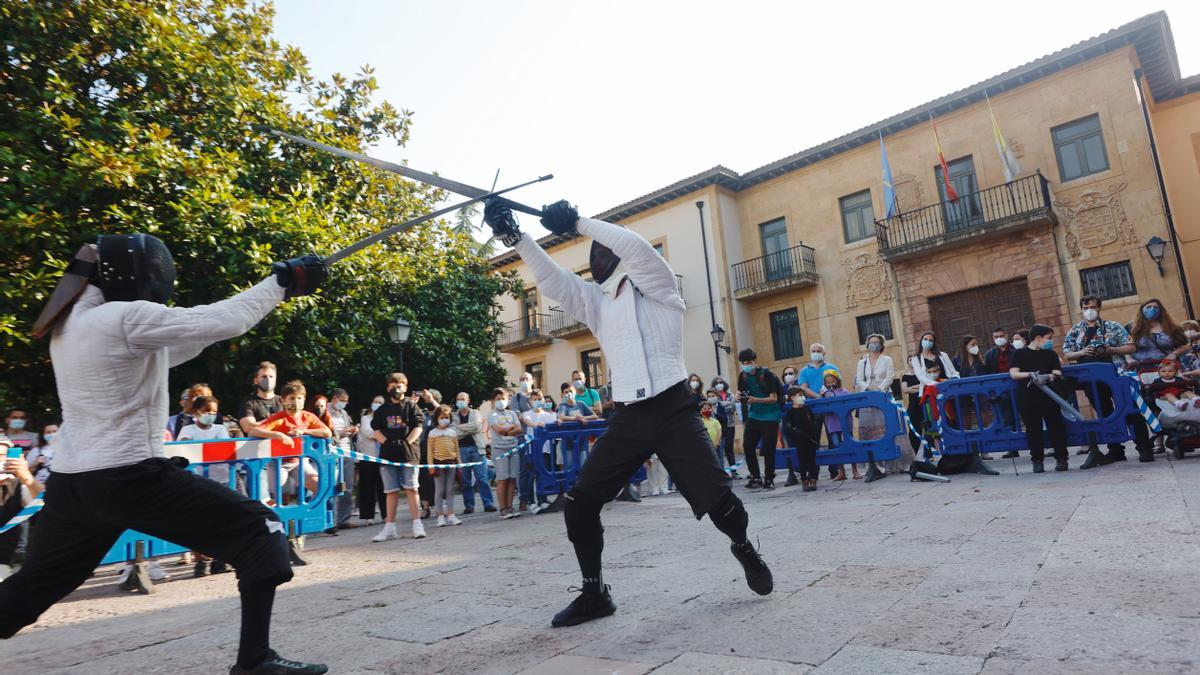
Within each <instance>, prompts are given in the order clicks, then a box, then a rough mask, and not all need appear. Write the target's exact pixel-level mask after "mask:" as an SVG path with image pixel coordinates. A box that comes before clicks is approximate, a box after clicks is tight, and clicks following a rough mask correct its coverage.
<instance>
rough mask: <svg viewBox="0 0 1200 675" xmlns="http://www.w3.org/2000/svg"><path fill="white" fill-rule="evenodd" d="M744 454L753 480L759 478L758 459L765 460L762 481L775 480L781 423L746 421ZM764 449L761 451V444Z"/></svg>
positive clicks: (743, 443)
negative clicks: (759, 457)
mask: <svg viewBox="0 0 1200 675" xmlns="http://www.w3.org/2000/svg"><path fill="white" fill-rule="evenodd" d="M742 433H743V434H744V435H743V436H742V454H744V455H745V456H746V469H747V470H748V471H750V476H751V477H752V478H758V477H759V475H760V474H759V472H758V457H757V456H756V455H755V454H754V453H755V452H760V453H761V454H762V458H763V473H762V474H761V475H762V479H763V480H769V481H773V480H775V445H776V444H777V443H778V441H779V422H764V421H763V420H746V428H745V429H743V430H742ZM760 441H761V444H762V448H761V449H760V448H759V447H758V446H759V442H760Z"/></svg>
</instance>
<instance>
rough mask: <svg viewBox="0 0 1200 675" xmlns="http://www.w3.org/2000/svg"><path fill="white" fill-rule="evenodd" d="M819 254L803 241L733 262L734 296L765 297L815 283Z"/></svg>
mask: <svg viewBox="0 0 1200 675" xmlns="http://www.w3.org/2000/svg"><path fill="white" fill-rule="evenodd" d="M819 280H820V277H819V276H818V275H817V261H816V254H815V253H814V251H813V249H812V247H810V246H805V245H804V244H799V245H797V246H793V247H791V248H786V249H784V250H782V251H776V252H774V253H768V254H767V255H764V256H761V257H759V258H752V259H750V260H744V261H742V262H740V263H737V264H735V265H734V266H733V296H734V297H735V298H737V299H738V300H746V299H749V298H757V297H765V296H768V295H773V294H775V293H780V292H782V291H786V290H788V289H792V288H803V287H805V286H815V285H816V284H817V282H818V281H819Z"/></svg>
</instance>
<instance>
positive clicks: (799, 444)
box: [783, 433, 821, 480]
mask: <svg viewBox="0 0 1200 675" xmlns="http://www.w3.org/2000/svg"><path fill="white" fill-rule="evenodd" d="M783 436H784V440H786V441H787V444H788V446H789V447H793V448H795V449H796V459H797V460H798V461H799V464H800V480H817V479H818V478H820V477H821V467H819V466H817V445H816V443H812V442H807V443H806V442H804V440H803V439H800V438H796V437H795V436H793V435H791V434H786V433H785V434H784V435H783Z"/></svg>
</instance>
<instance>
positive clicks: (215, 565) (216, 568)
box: [208, 560, 229, 574]
mask: <svg viewBox="0 0 1200 675" xmlns="http://www.w3.org/2000/svg"><path fill="white" fill-rule="evenodd" d="M208 570H209V571H210V572H212V573H213V574H224V573H225V572H228V571H229V565H226V564H225V561H224V560H214V561H212V564H211V565H209V567H208Z"/></svg>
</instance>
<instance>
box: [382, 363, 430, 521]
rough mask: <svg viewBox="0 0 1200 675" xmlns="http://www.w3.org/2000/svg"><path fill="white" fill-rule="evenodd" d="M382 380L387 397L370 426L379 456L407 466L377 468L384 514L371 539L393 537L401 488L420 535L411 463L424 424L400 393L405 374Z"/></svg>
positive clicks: (416, 455)
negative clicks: (378, 528)
mask: <svg viewBox="0 0 1200 675" xmlns="http://www.w3.org/2000/svg"><path fill="white" fill-rule="evenodd" d="M385 382H386V385H387V392H388V395H387V399H386V401H385V402H384V404H383V405H382V406H380V407H379V409H378V410H376V411H375V415H374V417H373V418H372V419H371V429H373V430H374V432H375V440H376V441H377V442H378V443H379V458H380V459H386V460H388V461H389V462H397V463H401V464H408V465H410V466H394V465H391V464H385V465H383V466H381V467H380V468H379V474H380V476H381V477H382V478H383V493H384V494H385V495H387V514H386V515H385V516H384V524H383V529H382V530H381V531H380V532H379V534H377V535H375V536H374V537H372V538H371V541H374V542H382V541H387V540H389V539H395V538H396V536H397V535H396V512H397V511H398V510H399V507H400V491H401V490H403V491H404V496H405V500H406V501H407V502H408V514H409V516H410V517H411V518H412V533H413V538H414V539H423V538H424V537H425V525H424V524H423V523H422V522H421V514H420V498H419V497H418V495H417V469H416V468H415V467H414V466H411V465H413V464H418V463H420V461H421V450H420V446H419V444H418V441H420V439H421V433H422V432H423V431H424V428H425V413H424V412H422V411H421V408H420V407H418V406H417V404H416V402H415V401H414V400H412V398H411V397H406V396H405V395H404V394H405V392H406V391H407V390H408V376H407V375H405V374H404V373H392V374H390V375H388V376H387V379H386V380H385Z"/></svg>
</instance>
